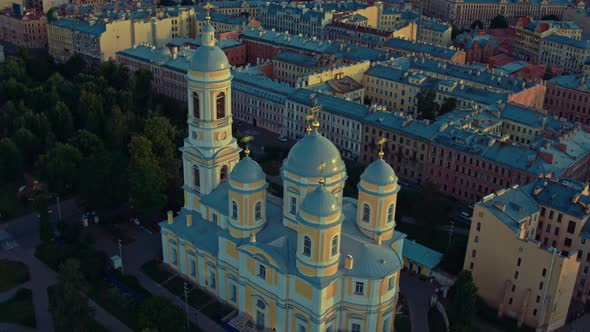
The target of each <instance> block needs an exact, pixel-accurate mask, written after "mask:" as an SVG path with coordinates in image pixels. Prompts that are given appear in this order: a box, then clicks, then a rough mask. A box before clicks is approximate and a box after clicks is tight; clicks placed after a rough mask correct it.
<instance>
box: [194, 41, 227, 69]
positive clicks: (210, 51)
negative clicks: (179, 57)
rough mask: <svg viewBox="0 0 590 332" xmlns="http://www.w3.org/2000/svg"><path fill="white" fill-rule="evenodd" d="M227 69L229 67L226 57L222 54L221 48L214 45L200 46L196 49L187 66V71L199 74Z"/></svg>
mask: <svg viewBox="0 0 590 332" xmlns="http://www.w3.org/2000/svg"><path fill="white" fill-rule="evenodd" d="M229 67H230V65H229V62H228V61H227V56H226V55H225V53H223V51H222V50H221V48H219V47H218V46H216V45H213V46H207V45H202V46H200V47H199V48H197V50H196V51H195V53H193V56H192V57H191V61H190V63H189V65H188V69H189V70H191V71H196V72H200V73H209V72H214V71H219V70H224V69H228V68H229Z"/></svg>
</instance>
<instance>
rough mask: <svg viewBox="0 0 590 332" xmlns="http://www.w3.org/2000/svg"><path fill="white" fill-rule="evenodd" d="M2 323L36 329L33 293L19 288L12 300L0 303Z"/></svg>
mask: <svg viewBox="0 0 590 332" xmlns="http://www.w3.org/2000/svg"><path fill="white" fill-rule="evenodd" d="M0 322H5V323H15V324H20V325H24V326H31V327H35V324H36V322H35V312H34V310H33V292H32V291H31V290H30V289H28V288H19V289H18V290H17V291H16V294H14V296H13V297H12V298H10V299H8V300H7V301H5V302H2V303H0Z"/></svg>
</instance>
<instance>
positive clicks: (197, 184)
mask: <svg viewBox="0 0 590 332" xmlns="http://www.w3.org/2000/svg"><path fill="white" fill-rule="evenodd" d="M193 184H194V186H195V187H196V188H199V187H200V186H201V175H200V173H199V166H195V167H194V168H193Z"/></svg>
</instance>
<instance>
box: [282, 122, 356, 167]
mask: <svg viewBox="0 0 590 332" xmlns="http://www.w3.org/2000/svg"><path fill="white" fill-rule="evenodd" d="M321 163H326V164H327V165H326V168H325V169H324V172H323V175H324V176H327V177H329V176H332V175H334V174H337V173H339V172H343V171H346V166H345V165H344V162H343V161H342V158H341V157H340V151H338V148H336V146H335V145H334V144H333V143H332V142H330V140H329V139H327V138H325V137H324V136H322V135H320V134H319V133H318V132H317V131H313V132H312V133H311V134H309V135H306V136H305V137H303V138H302V139H301V140H299V142H297V143H296V144H295V145H293V147H292V148H291V151H289V155H288V156H287V160H286V161H285V164H284V165H283V167H284V168H285V170H287V171H289V172H291V173H295V174H297V175H299V176H302V177H308V178H318V177H320V176H321V175H322V172H321V171H320V164H321Z"/></svg>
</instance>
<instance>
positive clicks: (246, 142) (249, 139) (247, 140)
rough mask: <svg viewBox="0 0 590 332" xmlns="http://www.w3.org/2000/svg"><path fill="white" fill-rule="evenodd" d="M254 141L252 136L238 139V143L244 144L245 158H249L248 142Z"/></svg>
mask: <svg viewBox="0 0 590 332" xmlns="http://www.w3.org/2000/svg"><path fill="white" fill-rule="evenodd" d="M253 140H254V136H244V137H242V138H241V139H240V143H242V144H245V145H246V148H245V149H244V154H245V155H246V157H248V156H250V142H252V141H253Z"/></svg>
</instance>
